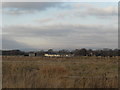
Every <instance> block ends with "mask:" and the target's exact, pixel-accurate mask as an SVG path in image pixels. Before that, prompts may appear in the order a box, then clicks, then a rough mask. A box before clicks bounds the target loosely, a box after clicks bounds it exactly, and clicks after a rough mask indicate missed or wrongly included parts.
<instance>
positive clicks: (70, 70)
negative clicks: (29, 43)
mask: <svg viewBox="0 0 120 90" xmlns="http://www.w3.org/2000/svg"><path fill="white" fill-rule="evenodd" d="M2 59H3V63H2V64H3V65H2V67H3V68H2V69H3V88H117V87H118V57H111V58H108V57H71V58H47V57H23V56H3V57H2Z"/></svg>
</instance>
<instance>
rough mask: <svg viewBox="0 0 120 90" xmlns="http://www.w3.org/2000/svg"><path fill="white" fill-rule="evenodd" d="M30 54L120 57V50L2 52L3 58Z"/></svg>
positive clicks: (82, 49)
mask: <svg viewBox="0 0 120 90" xmlns="http://www.w3.org/2000/svg"><path fill="white" fill-rule="evenodd" d="M29 53H36V56H44V54H45V53H49V54H54V53H56V54H73V55H74V56H104V57H105V56H110V57H112V56H120V50H119V49H107V48H106V49H99V50H92V49H85V48H81V49H75V50H72V51H70V50H66V49H63V50H58V51H54V50H53V49H49V50H47V51H44V50H40V51H31V52H25V51H21V50H1V54H2V55H3V56H5V55H6V56H12V55H14V56H17V55H23V56H28V55H29Z"/></svg>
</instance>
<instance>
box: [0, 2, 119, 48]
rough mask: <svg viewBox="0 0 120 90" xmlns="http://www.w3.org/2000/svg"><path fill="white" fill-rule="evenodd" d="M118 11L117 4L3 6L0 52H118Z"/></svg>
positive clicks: (73, 3) (71, 3) (20, 4)
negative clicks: (25, 50)
mask: <svg viewBox="0 0 120 90" xmlns="http://www.w3.org/2000/svg"><path fill="white" fill-rule="evenodd" d="M117 9H118V3H117V2H4V3H2V13H0V16H1V15H2V26H1V27H2V48H3V49H78V48H92V49H98V48H111V49H115V48H118V10H117Z"/></svg>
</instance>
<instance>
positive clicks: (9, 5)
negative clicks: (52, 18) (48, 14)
mask: <svg viewBox="0 0 120 90" xmlns="http://www.w3.org/2000/svg"><path fill="white" fill-rule="evenodd" d="M60 4H61V3H58V2H4V3H3V5H2V7H3V13H7V14H13V15H18V14H26V13H33V12H36V11H42V10H45V9H47V8H51V7H56V6H59V5H60ZM6 9H9V10H6Z"/></svg>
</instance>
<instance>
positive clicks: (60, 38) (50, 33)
mask: <svg viewBox="0 0 120 90" xmlns="http://www.w3.org/2000/svg"><path fill="white" fill-rule="evenodd" d="M3 33H5V34H3V36H4V35H5V36H7V37H12V38H16V37H17V38H23V40H24V37H27V38H29V37H30V38H32V37H37V38H43V39H46V40H48V41H49V44H48V45H46V46H45V47H47V48H65V47H69V48H80V47H98V48H102V47H108V48H114V47H115V48H116V47H117V44H118V42H117V34H118V31H117V28H115V27H112V26H110V27H109V26H104V25H53V26H30V25H29V26H28V25H26V26H22V25H21V26H9V27H5V28H3ZM36 42H37V41H36ZM18 47H19V45H18ZM43 47H44V46H43Z"/></svg>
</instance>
